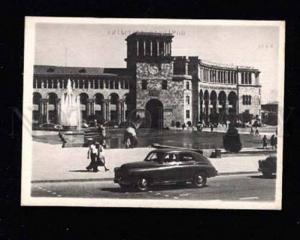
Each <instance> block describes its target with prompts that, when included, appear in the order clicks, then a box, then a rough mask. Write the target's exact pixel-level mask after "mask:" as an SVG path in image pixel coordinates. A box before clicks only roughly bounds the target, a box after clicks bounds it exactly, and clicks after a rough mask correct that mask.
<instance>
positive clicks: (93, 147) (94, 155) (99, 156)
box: [86, 140, 109, 172]
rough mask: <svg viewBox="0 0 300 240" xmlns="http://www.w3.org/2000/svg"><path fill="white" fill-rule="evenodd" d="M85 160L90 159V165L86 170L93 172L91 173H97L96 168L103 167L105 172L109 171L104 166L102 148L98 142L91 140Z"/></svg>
mask: <svg viewBox="0 0 300 240" xmlns="http://www.w3.org/2000/svg"><path fill="white" fill-rule="evenodd" d="M87 158H88V159H90V164H89V165H88V166H87V167H86V169H87V170H88V171H89V170H93V172H98V171H99V170H98V167H99V166H102V167H104V170H105V172H106V171H108V170H109V169H108V168H107V167H106V165H105V157H104V147H103V145H101V144H100V143H99V142H97V141H95V140H93V141H92V143H91V144H90V146H89V150H88V154H87Z"/></svg>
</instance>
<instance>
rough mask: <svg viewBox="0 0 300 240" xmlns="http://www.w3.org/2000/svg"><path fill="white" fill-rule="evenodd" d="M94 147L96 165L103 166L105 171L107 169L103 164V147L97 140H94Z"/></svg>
mask: <svg viewBox="0 0 300 240" xmlns="http://www.w3.org/2000/svg"><path fill="white" fill-rule="evenodd" d="M96 148H97V150H98V156H97V166H100V167H104V170H105V172H106V171H109V169H108V168H107V167H106V165H105V156H104V147H103V146H102V145H101V144H100V143H99V142H96Z"/></svg>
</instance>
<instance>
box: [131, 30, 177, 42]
mask: <svg viewBox="0 0 300 240" xmlns="http://www.w3.org/2000/svg"><path fill="white" fill-rule="evenodd" d="M136 37H154V38H173V37H174V35H173V34H171V33H160V32H135V33H132V34H130V35H128V37H127V38H126V41H127V40H129V39H131V38H136Z"/></svg>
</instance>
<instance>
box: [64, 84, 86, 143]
mask: <svg viewBox="0 0 300 240" xmlns="http://www.w3.org/2000/svg"><path fill="white" fill-rule="evenodd" d="M60 124H61V125H62V126H63V130H62V131H61V132H60V133H59V136H60V138H61V139H62V141H63V147H75V146H76V147H78V146H83V144H84V132H83V131H81V111H80V98H79V96H76V94H74V92H73V89H72V85H71V80H70V79H69V80H68V83H67V89H66V92H64V93H63V95H62V97H61V103H60Z"/></svg>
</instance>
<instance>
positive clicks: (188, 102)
mask: <svg viewBox="0 0 300 240" xmlns="http://www.w3.org/2000/svg"><path fill="white" fill-rule="evenodd" d="M185 99H186V104H188V105H190V96H186V97H185Z"/></svg>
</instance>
